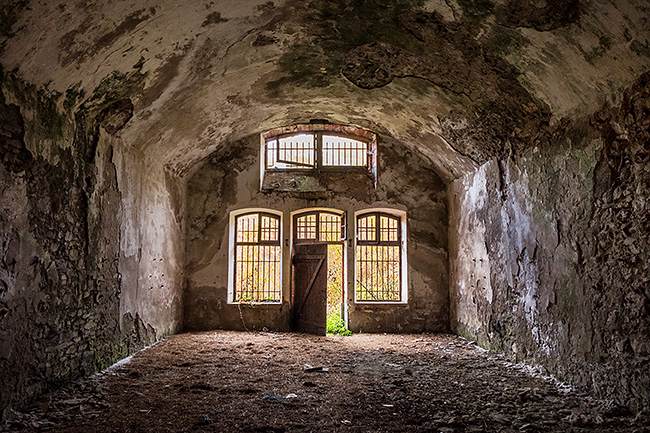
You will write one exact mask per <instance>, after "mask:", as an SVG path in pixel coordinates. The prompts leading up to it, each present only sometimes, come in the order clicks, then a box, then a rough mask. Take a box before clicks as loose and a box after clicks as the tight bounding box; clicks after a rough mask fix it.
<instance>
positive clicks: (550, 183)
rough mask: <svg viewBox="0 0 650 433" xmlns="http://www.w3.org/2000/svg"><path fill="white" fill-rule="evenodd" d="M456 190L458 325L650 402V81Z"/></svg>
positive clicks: (495, 344) (454, 301)
mask: <svg viewBox="0 0 650 433" xmlns="http://www.w3.org/2000/svg"><path fill="white" fill-rule="evenodd" d="M649 78H650V77H649V76H648V75H647V74H646V75H645V76H643V77H642V78H641V79H640V80H639V81H638V82H637V83H636V84H635V85H634V86H632V87H631V88H630V89H628V91H627V92H626V94H625V96H624V97H623V100H622V103H621V105H620V106H615V107H610V106H605V107H603V108H602V109H601V110H599V111H598V112H597V113H595V114H594V115H593V116H591V117H590V118H587V119H582V120H578V121H573V122H563V124H562V125H558V127H557V128H556V129H555V131H554V132H553V133H552V134H551V135H550V136H548V137H547V138H546V140H545V141H543V142H542V143H541V144H540V146H539V147H536V148H535V149H533V150H531V151H529V152H527V153H526V154H524V155H523V156H522V157H520V158H517V159H516V160H515V161H513V160H512V159H510V160H507V161H496V160H493V161H490V162H488V163H487V164H485V165H484V166H482V167H481V168H480V169H479V170H477V171H476V172H475V173H472V174H469V175H466V176H464V177H463V178H461V179H458V180H457V181H455V182H454V183H453V184H452V185H451V186H450V188H449V202H450V272H451V288H450V293H451V298H450V303H451V318H452V320H451V323H452V328H453V329H454V330H456V331H457V332H459V333H460V334H461V335H464V336H466V337H468V338H472V339H477V341H478V342H479V344H481V345H482V346H484V347H487V348H489V349H491V350H496V351H501V352H504V353H505V354H506V355H507V356H508V357H509V358H510V359H513V360H517V361H526V362H530V363H533V364H537V365H542V366H543V367H545V368H547V369H548V370H549V371H550V372H551V373H553V374H555V375H557V376H558V377H559V378H561V379H562V380H565V381H568V382H570V383H572V384H574V385H577V386H578V387H582V388H590V389H592V390H593V391H595V392H596V394H597V395H599V396H601V397H606V398H615V399H617V400H618V401H620V402H622V403H624V404H626V405H628V406H629V407H630V408H632V409H634V410H638V409H641V408H643V407H646V408H647V407H648V405H649V404H650V376H649V375H648V362H649V361H650V265H649V264H648V257H650V233H649V231H648V227H650V220H649V218H650V171H649V170H648V167H650V140H649V139H650V105H649V102H648V101H649V100H650V99H649V96H650V82H649Z"/></svg>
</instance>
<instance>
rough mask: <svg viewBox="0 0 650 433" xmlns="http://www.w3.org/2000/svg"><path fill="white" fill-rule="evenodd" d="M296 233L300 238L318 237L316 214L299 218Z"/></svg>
mask: <svg viewBox="0 0 650 433" xmlns="http://www.w3.org/2000/svg"><path fill="white" fill-rule="evenodd" d="M296 235H297V238H298V239H316V214H310V215H305V216H301V217H298V218H297V220H296Z"/></svg>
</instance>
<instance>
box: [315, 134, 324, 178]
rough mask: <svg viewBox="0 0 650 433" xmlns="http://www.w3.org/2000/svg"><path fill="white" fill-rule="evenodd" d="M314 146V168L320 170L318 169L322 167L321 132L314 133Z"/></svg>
mask: <svg viewBox="0 0 650 433" xmlns="http://www.w3.org/2000/svg"><path fill="white" fill-rule="evenodd" d="M314 144H315V145H316V149H315V151H316V155H314V156H315V158H316V161H315V162H316V168H317V169H318V170H320V168H321V167H322V165H323V158H322V156H323V133H322V132H315V133H314Z"/></svg>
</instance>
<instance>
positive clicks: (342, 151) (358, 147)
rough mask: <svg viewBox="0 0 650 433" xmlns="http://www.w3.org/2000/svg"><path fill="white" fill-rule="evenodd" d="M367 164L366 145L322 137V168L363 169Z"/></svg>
mask: <svg viewBox="0 0 650 433" xmlns="http://www.w3.org/2000/svg"><path fill="white" fill-rule="evenodd" d="M367 164H368V144H367V143H364V142H363V141H358V140H353V139H351V138H343V137H337V136H335V135H323V166H327V165H329V166H350V167H365V166H366V165H367Z"/></svg>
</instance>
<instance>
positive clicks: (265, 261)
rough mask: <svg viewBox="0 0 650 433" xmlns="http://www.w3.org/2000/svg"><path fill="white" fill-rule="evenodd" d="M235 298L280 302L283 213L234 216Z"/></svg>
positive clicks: (242, 300)
mask: <svg viewBox="0 0 650 433" xmlns="http://www.w3.org/2000/svg"><path fill="white" fill-rule="evenodd" d="M234 234H235V244H234V250H235V251H234V284H233V287H234V290H233V297H232V300H233V302H280V301H281V299H282V251H281V249H282V247H281V242H280V217H279V216H278V215H274V214H271V213H267V212H250V213H244V214H241V215H237V216H236V217H235V233H234Z"/></svg>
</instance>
